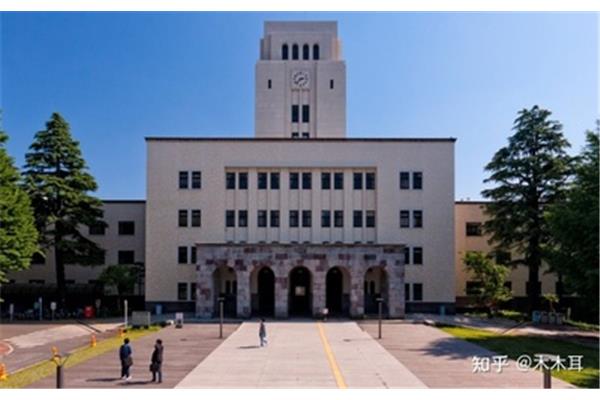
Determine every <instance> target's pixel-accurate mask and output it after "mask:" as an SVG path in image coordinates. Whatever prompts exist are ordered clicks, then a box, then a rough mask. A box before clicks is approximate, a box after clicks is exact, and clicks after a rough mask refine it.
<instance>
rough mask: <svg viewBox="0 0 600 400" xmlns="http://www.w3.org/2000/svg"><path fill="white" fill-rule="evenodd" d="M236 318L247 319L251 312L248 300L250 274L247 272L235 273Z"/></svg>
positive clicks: (249, 300)
mask: <svg viewBox="0 0 600 400" xmlns="http://www.w3.org/2000/svg"><path fill="white" fill-rule="evenodd" d="M236 275H237V276H236V279H237V294H236V299H237V307H236V310H237V316H238V318H249V317H250V311H251V308H252V307H251V304H250V303H251V299H250V274H249V273H248V271H240V270H238V271H237V274H236Z"/></svg>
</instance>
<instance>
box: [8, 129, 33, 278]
mask: <svg viewBox="0 0 600 400" xmlns="http://www.w3.org/2000/svg"><path fill="white" fill-rule="evenodd" d="M7 140H8V136H7V135H6V134H5V133H4V132H3V131H2V129H1V128H0V283H2V282H5V281H6V273H7V272H9V271H19V270H23V269H27V268H29V266H30V261H31V257H32V256H33V254H34V253H35V252H36V251H37V250H38V247H37V240H38V233H37V230H36V229H35V220H34V217H33V210H32V208H31V202H30V201H29V197H28V196H27V193H25V191H24V190H23V189H22V188H21V187H20V186H19V179H20V176H19V171H18V170H17V168H15V166H14V164H13V160H12V158H11V157H10V156H9V155H8V152H7V151H6V147H5V145H6V141H7Z"/></svg>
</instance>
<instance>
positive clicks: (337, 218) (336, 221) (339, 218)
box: [333, 210, 344, 228]
mask: <svg viewBox="0 0 600 400" xmlns="http://www.w3.org/2000/svg"><path fill="white" fill-rule="evenodd" d="M333 226H335V227H336V228H343V227H344V211H343V210H335V211H334V212H333Z"/></svg>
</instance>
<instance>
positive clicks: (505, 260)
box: [494, 250, 511, 265]
mask: <svg viewBox="0 0 600 400" xmlns="http://www.w3.org/2000/svg"><path fill="white" fill-rule="evenodd" d="M494 255H495V258H496V264H499V265H508V264H510V261H511V256H510V252H508V251H502V250H497V251H496V252H495V254H494Z"/></svg>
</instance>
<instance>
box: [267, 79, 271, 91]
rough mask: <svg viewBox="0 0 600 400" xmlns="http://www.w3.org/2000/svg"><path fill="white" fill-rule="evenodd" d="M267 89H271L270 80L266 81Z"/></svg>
mask: <svg viewBox="0 0 600 400" xmlns="http://www.w3.org/2000/svg"><path fill="white" fill-rule="evenodd" d="M267 89H271V80H270V79H269V80H268V81H267Z"/></svg>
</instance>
